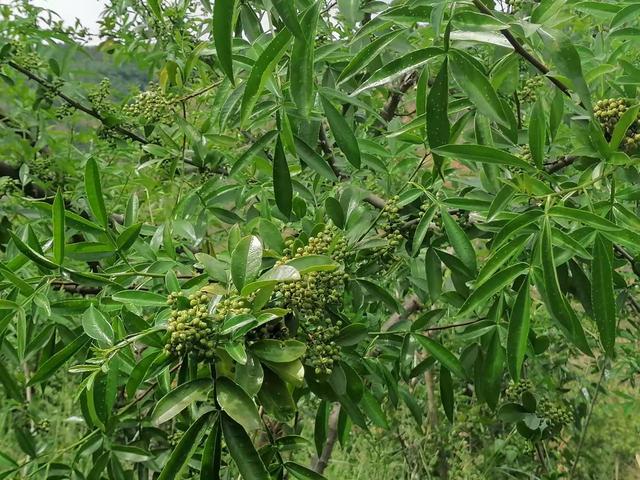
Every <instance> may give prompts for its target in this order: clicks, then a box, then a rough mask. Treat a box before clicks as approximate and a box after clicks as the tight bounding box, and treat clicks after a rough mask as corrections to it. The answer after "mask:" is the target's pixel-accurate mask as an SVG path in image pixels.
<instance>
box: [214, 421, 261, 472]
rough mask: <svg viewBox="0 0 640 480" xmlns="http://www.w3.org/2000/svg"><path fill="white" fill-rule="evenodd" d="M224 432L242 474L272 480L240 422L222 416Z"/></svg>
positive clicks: (226, 441) (230, 451)
mask: <svg viewBox="0 0 640 480" xmlns="http://www.w3.org/2000/svg"><path fill="white" fill-rule="evenodd" d="M221 425H222V434H223V436H224V441H225V443H226V444H227V448H228V449H229V454H230V455H231V458H232V459H233V461H234V462H235V464H236V466H237V467H238V470H239V471H240V475H242V478H245V479H246V480H271V476H270V475H269V472H268V471H267V468H266V467H265V465H264V463H263V461H262V459H261V458H260V455H258V452H257V451H256V449H255V447H254V446H253V443H252V442H251V439H250V438H249V436H248V435H247V433H246V432H245V431H244V429H243V428H242V426H241V425H240V424H239V423H236V422H235V421H234V420H233V419H232V418H231V417H229V416H228V415H226V414H224V413H223V414H222V416H221Z"/></svg>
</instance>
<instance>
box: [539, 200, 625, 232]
mask: <svg viewBox="0 0 640 480" xmlns="http://www.w3.org/2000/svg"><path fill="white" fill-rule="evenodd" d="M548 213H549V215H551V216H553V217H563V218H568V219H569V220H574V221H576V222H579V223H582V224H584V225H588V226H590V227H593V228H595V229H596V230H603V231H610V232H611V231H617V230H622V228H621V227H620V226H618V225H616V224H615V223H613V222H611V221H609V220H607V219H606V218H604V217H601V216H599V215H596V214H595V213H591V212H589V211H587V210H582V209H579V208H570V207H561V206H556V207H551V208H550V209H549V212H548Z"/></svg>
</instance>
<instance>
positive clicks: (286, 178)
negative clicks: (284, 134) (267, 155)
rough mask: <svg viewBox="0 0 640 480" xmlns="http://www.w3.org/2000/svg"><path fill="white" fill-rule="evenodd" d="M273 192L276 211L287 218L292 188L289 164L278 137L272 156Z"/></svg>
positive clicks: (289, 213)
mask: <svg viewBox="0 0 640 480" xmlns="http://www.w3.org/2000/svg"><path fill="white" fill-rule="evenodd" d="M273 192H274V196H275V199H276V205H277V206H278V209H279V210H280V211H281V212H282V214H283V215H284V216H286V217H289V216H290V215H291V204H292V201H293V186H292V185H291V174H290V173H289V164H288V163H287V157H286V155H285V153H284V148H282V142H281V141H280V138H279V137H278V141H277V142H276V150H275V153H274V155H273Z"/></svg>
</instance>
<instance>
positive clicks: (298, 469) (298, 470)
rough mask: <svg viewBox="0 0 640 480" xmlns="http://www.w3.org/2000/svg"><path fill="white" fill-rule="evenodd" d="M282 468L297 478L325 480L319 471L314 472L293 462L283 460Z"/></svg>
mask: <svg viewBox="0 0 640 480" xmlns="http://www.w3.org/2000/svg"><path fill="white" fill-rule="evenodd" d="M284 468H286V469H287V471H288V472H289V473H290V474H291V475H292V476H294V477H295V478H298V479H299V480H326V478H325V477H324V476H322V475H320V474H319V473H316V472H314V471H313V470H311V469H310V468H307V467H303V466H302V465H300V464H298V463H294V462H285V464H284Z"/></svg>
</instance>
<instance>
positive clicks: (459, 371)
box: [414, 334, 466, 379]
mask: <svg viewBox="0 0 640 480" xmlns="http://www.w3.org/2000/svg"><path fill="white" fill-rule="evenodd" d="M414 336H415V338H416V340H418V343H420V345H422V346H423V347H424V348H425V349H427V351H428V352H429V353H430V354H431V355H433V356H434V357H435V358H436V360H438V361H439V362H440V363H441V364H442V365H444V366H445V367H446V368H448V369H449V370H450V371H451V372H452V373H455V374H456V375H457V376H458V377H460V378H462V379H465V378H466V375H465V372H464V368H463V366H462V363H460V360H458V358H457V357H456V356H455V355H454V354H453V353H451V352H450V351H449V350H447V349H446V348H445V347H443V346H442V345H441V344H440V343H438V342H436V341H435V340H432V339H430V338H429V337H426V336H424V335H419V334H414Z"/></svg>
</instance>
